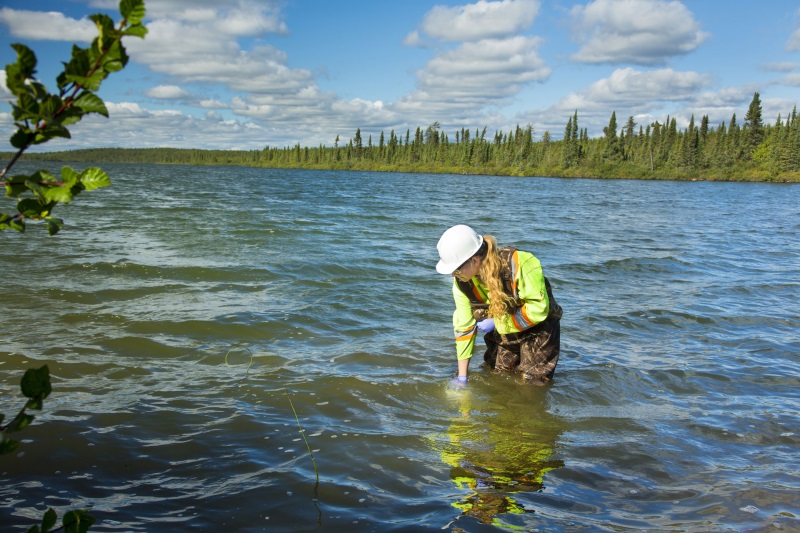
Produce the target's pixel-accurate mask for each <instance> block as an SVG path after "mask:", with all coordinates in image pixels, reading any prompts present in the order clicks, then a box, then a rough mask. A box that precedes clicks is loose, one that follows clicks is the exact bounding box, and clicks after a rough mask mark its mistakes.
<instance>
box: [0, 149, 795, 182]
mask: <svg viewBox="0 0 800 533" xmlns="http://www.w3.org/2000/svg"><path fill="white" fill-rule="evenodd" d="M558 142H559V141H556V142H554V143H553V144H557V143H558ZM402 148H406V147H402V146H401V149H402ZM412 148H413V147H412ZM313 150H314V151H320V150H322V151H332V150H337V149H335V148H315V149H313ZM338 150H341V151H342V152H344V151H345V150H346V149H345V148H338ZM363 150H364V152H366V151H367V150H375V151H377V150H378V147H374V146H373V147H370V148H366V147H365V148H363ZM298 151H299V147H294V148H284V149H270V148H267V149H265V150H251V151H231V150H199V149H185V148H93V149H92V148H90V149H78V150H64V151H58V152H39V153H25V154H23V156H22V157H21V158H20V159H19V161H29V162H54V163H97V164H103V163H134V164H135V163H142V164H156V165H199V166H204V165H207V166H242V167H252V168H286V169H308V170H350V171H362V172H399V173H412V174H414V173H416V174H464V175H492V176H510V177H552V178H591V179H633V180H676V181H734V182H767V183H800V172H781V173H777V174H770V173H768V172H766V171H764V170H763V169H760V168H759V167H758V166H757V165H756V164H755V163H753V162H752V161H750V162H743V163H742V164H737V165H732V166H730V167H728V168H724V169H719V168H717V169H712V168H707V169H695V170H692V171H681V170H680V169H675V168H660V169H655V170H650V169H649V168H642V166H641V165H630V164H626V163H619V164H616V165H613V164H607V163H606V164H603V165H597V166H595V167H592V166H590V165H583V166H577V167H571V168H563V167H561V166H559V165H548V166H543V165H538V166H536V167H533V168H526V167H525V166H524V165H497V164H493V162H492V161H486V162H484V163H483V164H481V163H473V164H469V165H458V164H452V163H449V164H446V163H441V162H437V161H434V162H423V161H400V162H396V163H391V164H389V163H384V162H382V161H380V160H375V158H372V157H369V156H361V157H359V158H353V157H352V152H351V155H350V157H349V158H348V159H341V160H335V159H334V160H332V161H320V158H319V157H317V160H316V161H315V160H314V159H312V158H311V157H310V156H309V155H308V151H309V149H308V148H306V149H305V150H304V151H300V153H301V154H302V153H303V152H305V155H306V156H305V157H303V156H302V155H301V156H300V157H297V158H295V159H299V160H295V161H292V160H291V158H287V157H274V154H275V153H276V152H277V153H278V154H280V155H285V154H287V153H288V154H293V153H294V154H296V153H297V152H298ZM13 155H14V152H0V158H2V160H3V161H5V162H7V161H10V160H11V158H12V157H13ZM270 155H273V157H270ZM12 173H13V170H12Z"/></svg>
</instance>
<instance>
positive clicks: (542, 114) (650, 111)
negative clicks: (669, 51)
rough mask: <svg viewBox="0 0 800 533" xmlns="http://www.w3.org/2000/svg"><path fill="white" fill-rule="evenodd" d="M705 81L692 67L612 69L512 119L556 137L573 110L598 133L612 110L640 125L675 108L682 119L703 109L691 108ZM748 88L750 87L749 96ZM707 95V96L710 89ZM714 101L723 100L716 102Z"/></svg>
mask: <svg viewBox="0 0 800 533" xmlns="http://www.w3.org/2000/svg"><path fill="white" fill-rule="evenodd" d="M711 82H712V80H711V77H710V76H708V75H705V74H700V73H697V72H679V71H674V70H672V69H660V70H653V71H641V70H635V69H631V68H625V69H617V70H615V71H614V72H613V73H612V74H611V75H610V76H608V77H607V78H603V79H600V80H597V81H595V82H593V83H591V84H590V85H588V86H587V87H586V88H584V89H582V90H580V91H577V92H574V93H571V94H569V95H567V96H565V97H564V98H562V99H561V100H559V101H558V102H556V103H555V104H553V105H552V106H550V107H548V108H547V109H543V110H539V111H531V112H528V113H524V114H522V115H520V116H519V117H518V119H519V120H518V122H521V123H523V124H524V123H531V124H533V125H534V127H535V129H536V130H537V131H539V132H540V133H542V132H543V131H544V130H548V131H550V133H551V134H552V135H553V136H554V137H555V138H560V136H561V133H562V132H563V130H564V127H565V126H566V124H567V120H568V119H569V117H571V116H572V115H573V113H574V112H575V111H576V110H577V112H578V117H579V126H580V128H587V129H588V132H589V135H590V136H597V135H601V134H602V131H603V127H605V126H607V125H608V121H609V118H610V117H611V112H612V111H614V112H616V114H617V122H618V123H621V122H623V121H625V120H626V119H627V117H628V116H634V117H635V120H636V122H638V123H639V124H642V125H643V126H646V124H648V123H650V122H652V121H655V120H659V121H661V122H663V121H664V120H665V119H666V116H667V115H675V114H676V113H678V114H679V115H681V116H683V115H684V114H685V115H686V116H685V118H686V122H687V123H688V119H689V115H690V114H691V113H695V116H696V117H697V116H701V115H702V114H704V113H700V112H699V111H700V110H699V109H696V108H699V107H700V104H699V103H698V102H697V98H698V97H697V95H698V94H701V91H703V90H704V89H706V88H708V87H710V86H711ZM746 92H747V91H746V90H741V91H738V92H736V94H735V95H734V94H733V93H732V94H730V95H728V98H725V99H724V103H725V104H727V103H728V102H729V101H731V99H735V100H736V102H737V105H738V102H741V101H742V99H743V98H744V95H745V94H746ZM752 94H753V93H752V91H750V96H751V97H752ZM718 96H719V95H718ZM707 97H708V98H709V99H710V98H711V96H710V95H707ZM707 103H708V104H710V102H707ZM718 105H723V103H722V102H718ZM708 107H710V106H708ZM725 109H726V110H727V108H725ZM685 110H688V112H686V111H685ZM728 116H729V115H728Z"/></svg>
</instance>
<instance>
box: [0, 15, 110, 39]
mask: <svg viewBox="0 0 800 533" xmlns="http://www.w3.org/2000/svg"><path fill="white" fill-rule="evenodd" d="M0 23H3V24H5V25H6V26H8V30H9V33H10V34H11V35H12V36H13V37H18V38H20V39H30V40H41V41H79V42H87V43H88V42H91V41H92V39H94V38H95V37H96V36H97V29H96V28H95V25H94V22H92V21H91V20H89V19H86V18H84V19H81V20H75V19H71V18H68V17H65V16H64V14H63V13H56V12H53V11H50V12H43V11H26V10H17V9H11V8H8V7H4V8H2V9H0Z"/></svg>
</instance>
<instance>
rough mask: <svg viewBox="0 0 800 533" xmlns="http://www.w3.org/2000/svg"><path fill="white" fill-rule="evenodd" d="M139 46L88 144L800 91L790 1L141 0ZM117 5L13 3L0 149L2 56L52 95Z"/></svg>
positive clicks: (798, 25) (288, 140)
mask: <svg viewBox="0 0 800 533" xmlns="http://www.w3.org/2000/svg"><path fill="white" fill-rule="evenodd" d="M145 4H146V8H147V17H146V19H145V23H146V25H147V27H148V30H149V33H148V35H147V37H146V38H145V39H144V40H140V39H137V38H126V40H124V41H123V43H124V45H125V47H126V49H127V51H128V54H129V55H130V58H131V60H130V62H129V64H128V66H127V67H126V68H125V69H124V70H123V71H121V72H118V73H115V74H112V75H111V76H110V77H109V78H107V79H106V81H105V82H104V83H103V86H102V87H101V89H100V91H99V92H98V94H99V96H100V97H101V98H102V99H103V100H104V101H105V102H106V105H107V107H108V110H109V113H110V119H106V118H105V117H102V116H99V115H91V116H89V117H87V118H85V119H84V120H83V121H82V122H80V123H78V124H76V125H74V126H71V127H70V131H71V133H72V137H73V138H72V139H69V140H61V139H58V140H56V141H51V142H49V143H47V144H46V145H41V146H39V147H37V148H35V150H38V151H43V150H46V151H53V150H72V149H81V148H91V147H126V148H154V147H174V148H201V149H223V150H256V149H263V148H264V147H265V146H270V147H284V146H293V145H295V144H298V143H299V144H300V145H301V146H311V147H313V146H318V145H324V146H333V145H334V142H335V139H336V137H337V136H338V137H339V138H340V143H342V144H344V143H346V142H347V141H348V140H349V139H351V138H353V137H354V136H355V132H356V129H360V130H361V136H362V138H363V139H364V141H365V143H366V142H367V141H368V139H369V137H370V136H371V137H372V141H373V143H374V144H377V143H378V138H379V136H380V133H381V132H384V134H385V136H386V138H387V139H388V136H389V132H390V131H392V130H394V131H395V133H396V134H398V135H402V136H404V135H405V132H406V130H408V129H410V130H411V134H412V136H413V133H414V131H415V130H416V128H417V127H420V128H422V129H423V130H424V129H426V128H427V127H428V126H430V125H432V124H434V123H437V122H438V123H439V125H440V127H441V129H442V131H443V132H444V133H446V134H447V135H448V136H449V137H450V139H451V141H454V140H455V133H456V131H459V130H461V129H462V128H466V129H469V130H471V131H473V132H474V131H475V130H476V129H480V130H483V128H487V132H488V134H489V135H490V136H493V135H494V132H496V131H501V132H508V131H511V130H513V129H514V128H516V126H521V127H527V126H528V125H530V126H532V128H533V132H534V139H535V140H539V139H541V137H542V135H543V134H544V132H545V131H548V132H550V135H551V136H552V137H553V138H554V139H559V138H561V137H562V136H563V133H564V129H565V127H566V124H567V121H568V119H569V118H570V117H572V116H573V114H574V113H575V112H576V111H577V113H578V123H579V127H580V128H582V129H583V128H586V129H587V131H588V134H589V136H590V137H597V136H600V135H602V132H603V127H604V126H607V125H608V122H609V119H610V117H611V113H612V111H613V112H615V113H616V117H617V122H618V124H620V125H623V124H624V123H626V122H627V121H628V118H629V117H631V116H632V117H633V118H634V121H635V122H636V124H637V128H638V126H642V127H646V126H647V125H648V124H650V123H652V122H654V121H659V122H661V123H664V121H665V120H666V119H667V117H675V118H676V120H677V123H678V126H679V127H683V128H685V127H686V126H687V125H688V123H689V120H690V118H691V117H692V115H694V117H695V120H696V121H697V122H699V120H700V118H701V117H702V116H703V115H708V117H709V121H710V124H711V125H712V126H717V125H719V124H720V123H722V122H726V123H729V122H730V119H731V117H732V115H733V114H734V113H735V114H736V116H737V120H738V122H739V123H740V124H741V122H742V120H743V118H744V115H745V113H746V112H747V108H748V105H749V103H750V102H751V100H752V99H753V95H754V93H755V92H758V93H759V96H760V99H761V103H762V108H763V114H762V116H763V119H764V121H765V122H767V123H774V122H775V121H776V120H777V119H778V117H779V116H781V117H784V118H785V117H786V115H787V114H788V113H791V112H792V109H793V107H794V106H795V105H797V104H798V103H800V4H799V3H798V2H797V1H796V0H793V1H789V0H764V1H761V2H755V1H753V0H682V1H680V0H591V1H587V0H581V1H576V0H571V1H567V0H479V1H477V2H458V1H449V0H446V1H440V2H435V1H422V0H402V1H397V0H394V1H385V0H341V1H331V0H274V1H273V0H146V2H145ZM92 13H106V14H108V15H110V16H111V17H112V18H113V19H114V20H116V21H118V20H119V18H120V15H119V10H118V2H117V1H114V0H3V1H2V2H0V66H2V67H3V70H2V71H0V81H2V82H3V83H2V86H1V87H0V99H2V100H3V101H4V102H3V103H2V104H0V134H2V136H3V139H2V140H0V142H1V143H2V144H1V145H0V151H11V150H12V147H11V145H10V143H9V142H8V138H9V137H10V136H11V134H12V133H13V131H14V129H15V128H14V126H13V119H12V116H11V107H10V105H8V104H7V102H8V101H9V100H10V93H9V91H8V90H7V89H6V87H5V65H6V64H8V63H10V62H13V61H14V60H15V52H14V51H13V49H12V48H10V46H9V45H10V44H11V43H14V42H21V43H24V44H26V45H27V46H29V47H30V48H31V49H32V50H33V51H34V53H35V54H36V56H37V58H38V67H37V78H38V79H39V81H41V82H42V83H44V84H45V85H46V86H47V87H48V88H49V89H50V90H51V91H54V90H55V88H56V84H55V79H56V77H57V75H58V74H59V73H60V72H61V70H62V68H63V66H62V62H66V61H68V60H69V58H70V50H71V47H72V45H73V44H74V43H76V44H78V45H79V46H82V47H86V46H88V44H89V43H90V41H91V39H92V38H94V36H95V35H96V31H95V29H94V26H93V24H92V23H91V22H90V21H89V20H88V18H87V16H88V15H90V14H92Z"/></svg>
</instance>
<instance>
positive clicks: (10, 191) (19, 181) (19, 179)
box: [6, 176, 30, 198]
mask: <svg viewBox="0 0 800 533" xmlns="http://www.w3.org/2000/svg"><path fill="white" fill-rule="evenodd" d="M28 179H30V178H29V177H28V176H13V177H11V178H10V179H8V180H7V181H6V196H7V197H8V198H19V195H20V194H22V193H24V192H26V191H27V190H28V186H27V185H25V182H26V181H27V180H28Z"/></svg>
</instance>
